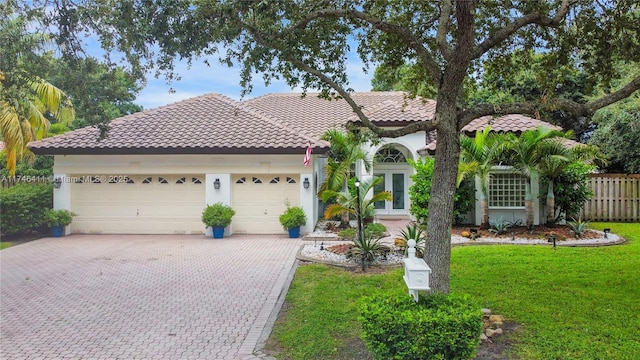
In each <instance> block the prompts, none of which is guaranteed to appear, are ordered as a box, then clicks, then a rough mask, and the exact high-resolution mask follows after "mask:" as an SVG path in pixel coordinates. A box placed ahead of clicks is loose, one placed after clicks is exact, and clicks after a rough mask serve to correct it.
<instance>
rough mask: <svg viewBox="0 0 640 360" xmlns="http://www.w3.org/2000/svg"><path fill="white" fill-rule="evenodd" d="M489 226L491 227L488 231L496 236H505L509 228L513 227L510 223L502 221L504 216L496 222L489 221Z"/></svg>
mask: <svg viewBox="0 0 640 360" xmlns="http://www.w3.org/2000/svg"><path fill="white" fill-rule="evenodd" d="M489 224H490V225H491V227H492V228H491V229H489V231H491V232H492V233H494V234H496V235H501V234H506V233H507V231H508V230H509V228H510V227H511V226H513V223H512V222H511V221H507V220H505V219H504V216H500V217H499V218H498V220H495V221H494V220H491V221H489Z"/></svg>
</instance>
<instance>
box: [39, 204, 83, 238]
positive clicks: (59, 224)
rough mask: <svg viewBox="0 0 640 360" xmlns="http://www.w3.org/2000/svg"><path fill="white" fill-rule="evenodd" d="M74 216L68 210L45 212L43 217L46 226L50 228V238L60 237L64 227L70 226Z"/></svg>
mask: <svg viewBox="0 0 640 360" xmlns="http://www.w3.org/2000/svg"><path fill="white" fill-rule="evenodd" d="M74 216H76V214H74V213H72V212H71V211H69V210H53V209H49V210H47V212H46V214H45V217H46V219H47V225H49V227H50V228H51V236H53V237H61V236H62V235H64V228H65V226H67V225H69V224H71V221H73V217H74Z"/></svg>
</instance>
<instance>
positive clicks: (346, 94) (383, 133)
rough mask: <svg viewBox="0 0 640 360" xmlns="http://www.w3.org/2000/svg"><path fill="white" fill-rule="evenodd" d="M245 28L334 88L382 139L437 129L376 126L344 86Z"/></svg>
mask: <svg viewBox="0 0 640 360" xmlns="http://www.w3.org/2000/svg"><path fill="white" fill-rule="evenodd" d="M238 20H239V19H238ZM243 26H244V27H245V28H246V29H247V30H248V31H249V32H250V33H251V35H253V38H254V39H255V40H256V42H258V43H259V44H261V45H263V46H266V47H269V48H272V49H274V50H277V51H278V52H280V54H281V55H282V57H284V59H285V60H286V61H289V62H290V63H291V64H293V65H294V66H295V67H297V68H298V69H300V70H302V71H305V72H307V73H309V74H311V75H313V76H316V77H317V78H318V79H320V80H321V81H322V82H324V83H325V84H327V85H329V86H330V87H331V88H333V89H334V90H335V91H337V92H338V94H340V96H341V97H342V98H343V99H344V100H345V101H346V102H347V103H348V104H349V106H351V109H352V110H353V112H354V113H355V114H356V115H357V116H358V118H359V119H360V121H362V123H363V124H364V125H365V126H366V127H367V128H369V129H371V131H373V132H374V133H375V134H376V135H378V136H380V137H390V138H396V137H400V136H403V135H408V134H413V133H415V132H418V131H431V130H434V129H435V125H434V124H433V122H432V121H427V120H425V121H420V122H417V123H413V124H409V125H407V126H404V127H402V128H400V129H395V130H385V129H383V128H381V127H379V126H377V125H375V124H374V123H372V122H371V121H370V120H369V118H368V117H367V116H366V115H365V114H364V112H362V108H361V107H360V106H359V105H358V104H357V103H356V102H355V101H354V100H353V98H352V97H351V94H350V93H349V92H348V91H346V90H345V89H344V88H343V87H342V86H340V84H338V83H337V82H335V81H333V80H332V79H331V78H330V77H329V76H327V75H326V74H324V73H323V72H322V71H320V70H318V69H316V68H314V67H312V66H310V65H307V64H306V63H305V62H304V61H302V60H300V59H298V58H295V57H293V56H291V55H290V54H289V53H288V52H286V51H284V50H283V49H282V47H281V46H279V45H278V44H277V43H273V42H271V41H269V40H267V39H265V37H264V36H263V35H262V34H261V33H260V32H259V31H258V30H257V29H255V28H253V27H252V26H250V25H248V24H246V23H243Z"/></svg>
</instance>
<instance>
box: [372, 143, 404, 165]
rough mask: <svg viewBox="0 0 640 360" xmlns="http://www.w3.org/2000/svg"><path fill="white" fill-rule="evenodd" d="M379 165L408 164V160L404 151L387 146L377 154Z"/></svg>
mask: <svg viewBox="0 0 640 360" xmlns="http://www.w3.org/2000/svg"><path fill="white" fill-rule="evenodd" d="M376 162H377V163H406V162H407V158H406V157H405V156H404V154H403V153H402V151H400V150H398V149H396V148H395V147H393V146H391V145H386V146H383V147H382V148H380V150H378V152H377V153H376Z"/></svg>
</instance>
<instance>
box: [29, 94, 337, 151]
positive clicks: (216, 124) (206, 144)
mask: <svg viewBox="0 0 640 360" xmlns="http://www.w3.org/2000/svg"><path fill="white" fill-rule="evenodd" d="M98 133H99V132H98V129H96V128H93V127H87V128H82V129H78V130H75V131H72V132H69V133H66V134H62V135H59V136H55V137H52V138H47V139H43V140H40V141H37V142H32V143H30V144H29V147H30V148H31V150H32V151H33V152H34V153H36V154H92V153H109V154H131V153H145V154H169V153H185V154H215V153H229V154H232V153H296V154H298V153H303V152H304V149H306V147H307V144H308V142H309V141H311V142H312V143H313V144H314V148H315V150H322V149H326V148H327V147H328V144H327V143H326V142H323V141H318V140H317V139H316V138H313V137H310V136H308V135H307V134H304V133H302V132H300V131H297V130H296V129H292V128H290V127H287V126H285V125H283V124H281V123H280V122H278V121H275V120H274V119H272V118H270V117H269V116H266V115H264V114H260V113H258V112H256V111H254V110H252V109H250V108H248V107H246V106H243V105H242V103H239V102H237V101H234V100H232V99H229V98H227V97H225V96H222V95H219V94H207V95H202V96H198V97H195V98H192V99H188V100H184V101H181V102H177V103H174V104H170V105H166V106H162V107H159V108H156V109H152V110H148V111H144V112H140V113H136V114H132V115H128V116H124V117H121V118H118V119H115V120H113V121H111V123H110V130H109V135H108V137H107V138H106V139H104V140H102V141H98Z"/></svg>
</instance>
